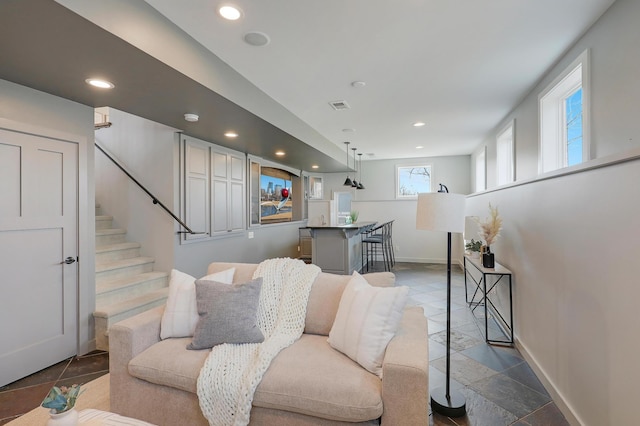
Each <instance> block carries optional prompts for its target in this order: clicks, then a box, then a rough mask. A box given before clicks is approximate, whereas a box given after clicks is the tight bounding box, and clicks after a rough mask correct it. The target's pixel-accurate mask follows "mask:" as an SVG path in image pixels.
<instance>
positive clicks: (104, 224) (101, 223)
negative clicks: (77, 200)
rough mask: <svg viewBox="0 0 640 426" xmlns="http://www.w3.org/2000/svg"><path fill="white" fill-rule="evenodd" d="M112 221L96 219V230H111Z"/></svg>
mask: <svg viewBox="0 0 640 426" xmlns="http://www.w3.org/2000/svg"><path fill="white" fill-rule="evenodd" d="M112 224H113V219H102V218H100V219H98V218H96V230H98V229H111V226H112Z"/></svg>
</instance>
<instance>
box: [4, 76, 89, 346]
mask: <svg viewBox="0 0 640 426" xmlns="http://www.w3.org/2000/svg"><path fill="white" fill-rule="evenodd" d="M0 121H1V122H2V126H3V127H5V128H11V129H17V130H21V131H27V132H30V133H34V134H42V135H53V136H54V137H55V135H56V134H64V135H72V140H77V141H78V142H79V144H78V145H79V146H78V167H79V169H78V173H79V176H78V177H79V179H78V249H79V252H78V256H79V258H80V262H78V272H79V286H78V297H79V299H78V303H79V334H78V336H79V338H78V353H79V354H84V353H87V352H89V351H91V350H93V349H95V335H94V325H93V311H94V310H95V290H96V288H95V261H94V259H95V232H94V229H95V216H94V205H95V201H94V190H93V179H94V178H93V174H94V162H93V149H94V147H93V109H92V108H89V107H87V106H85V105H81V104H78V103H76V102H71V101H68V100H66V99H62V98H58V97H55V96H51V95H49V94H47V93H44V92H40V91H37V90H34V89H31V88H28V87H24V86H20V85H17V84H14V83H10V82H8V81H5V80H0ZM17 249H18V250H19V249H20V248H19V247H18V248H17Z"/></svg>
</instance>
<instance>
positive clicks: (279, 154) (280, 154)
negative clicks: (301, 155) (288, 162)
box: [276, 151, 284, 157]
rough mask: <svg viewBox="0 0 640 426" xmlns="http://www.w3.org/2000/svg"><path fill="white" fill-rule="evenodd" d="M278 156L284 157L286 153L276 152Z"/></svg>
mask: <svg viewBox="0 0 640 426" xmlns="http://www.w3.org/2000/svg"><path fill="white" fill-rule="evenodd" d="M276 155H277V156H278V157H282V156H283V155H284V151H276Z"/></svg>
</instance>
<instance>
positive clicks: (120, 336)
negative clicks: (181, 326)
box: [109, 306, 164, 375]
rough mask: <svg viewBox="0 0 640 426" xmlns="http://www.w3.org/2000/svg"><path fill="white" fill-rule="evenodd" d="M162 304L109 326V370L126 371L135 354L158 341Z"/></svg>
mask: <svg viewBox="0 0 640 426" xmlns="http://www.w3.org/2000/svg"><path fill="white" fill-rule="evenodd" d="M163 312H164V306H158V307H157V308H153V309H151V310H148V311H145V312H142V313H140V314H138V315H135V316H133V317H131V318H127V319H125V320H122V321H120V322H118V323H116V324H114V325H113V326H111V327H110V328H109V371H110V372H111V373H112V375H113V373H122V372H127V371H128V370H127V369H128V364H129V361H131V359H133V358H134V357H135V356H136V355H138V354H139V353H141V352H142V351H144V350H145V349H147V348H148V347H150V346H152V345H153V344H155V343H157V342H159V341H160V322H161V320H162V313H163Z"/></svg>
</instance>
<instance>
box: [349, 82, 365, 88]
mask: <svg viewBox="0 0 640 426" xmlns="http://www.w3.org/2000/svg"><path fill="white" fill-rule="evenodd" d="M366 85H367V83H365V82H364V81H354V82H352V83H351V86H353V87H355V88H360V87H364V86H366Z"/></svg>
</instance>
